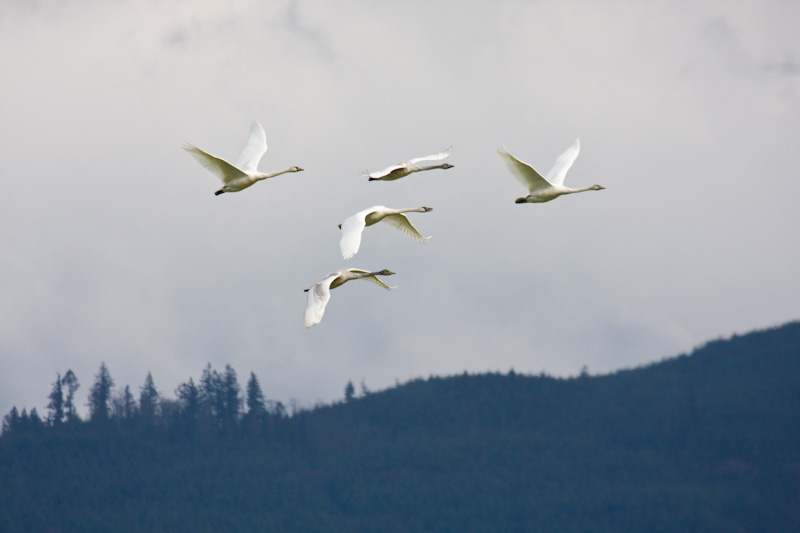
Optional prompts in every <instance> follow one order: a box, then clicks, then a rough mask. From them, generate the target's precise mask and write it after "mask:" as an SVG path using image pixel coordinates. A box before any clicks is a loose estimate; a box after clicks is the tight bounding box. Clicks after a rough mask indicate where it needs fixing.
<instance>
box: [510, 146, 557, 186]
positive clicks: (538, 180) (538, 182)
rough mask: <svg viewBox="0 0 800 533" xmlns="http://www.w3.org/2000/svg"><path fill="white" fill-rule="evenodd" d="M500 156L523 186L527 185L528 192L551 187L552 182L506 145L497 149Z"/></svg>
mask: <svg viewBox="0 0 800 533" xmlns="http://www.w3.org/2000/svg"><path fill="white" fill-rule="evenodd" d="M497 153H498V154H499V155H500V158H501V159H502V160H503V162H504V163H505V164H506V166H507V167H508V170H510V171H511V173H512V174H513V175H514V177H515V178H517V180H519V182H520V183H522V185H523V186H525V187H527V189H528V192H533V191H535V190H537V189H546V188H548V187H550V183H549V182H548V181H547V180H546V179H544V178H543V177H542V175H541V174H539V173H538V172H536V171H535V170H534V169H533V167H532V166H530V165H529V164H527V163H523V162H522V161H520V160H519V159H517V158H516V157H514V156H513V155H511V154H510V153H508V150H506V148H505V146H501V147H500V148H498V149H497Z"/></svg>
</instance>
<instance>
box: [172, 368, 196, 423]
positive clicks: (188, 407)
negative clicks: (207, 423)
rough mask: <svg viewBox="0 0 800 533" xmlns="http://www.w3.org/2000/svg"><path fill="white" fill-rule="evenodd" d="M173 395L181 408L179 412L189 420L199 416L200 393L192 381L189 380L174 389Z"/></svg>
mask: <svg viewBox="0 0 800 533" xmlns="http://www.w3.org/2000/svg"><path fill="white" fill-rule="evenodd" d="M175 395H176V396H177V397H178V402H179V403H180V406H181V411H182V412H183V414H184V416H185V417H186V418H187V419H189V420H195V419H196V418H197V417H198V415H199V414H200V391H199V390H198V389H197V386H195V384H194V380H193V379H192V378H189V381H188V382H187V383H181V384H180V385H178V388H177V389H175Z"/></svg>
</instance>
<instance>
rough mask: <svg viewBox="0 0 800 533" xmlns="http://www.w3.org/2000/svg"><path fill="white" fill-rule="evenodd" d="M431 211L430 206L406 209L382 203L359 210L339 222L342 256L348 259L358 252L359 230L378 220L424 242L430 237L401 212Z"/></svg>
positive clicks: (359, 243)
mask: <svg viewBox="0 0 800 533" xmlns="http://www.w3.org/2000/svg"><path fill="white" fill-rule="evenodd" d="M429 211H433V208H432V207H411V208H408V209H391V208H388V207H384V206H382V205H375V206H372V207H370V208H369V209H364V210H363V211H359V212H358V213H356V214H355V215H353V216H351V217H348V218H346V219H345V221H344V222H342V223H341V224H339V227H340V228H341V229H342V238H341V239H340V240H339V248H340V249H341V251H342V257H344V258H345V259H350V258H351V257H353V256H354V255H356V253H357V252H358V248H359V247H360V246H361V232H362V231H364V228H365V227H367V226H372V225H373V224H377V223H378V222H380V221H384V222H386V223H387V224H390V225H392V226H394V227H395V228H397V229H399V230H400V231H402V232H403V233H405V234H406V235H408V236H409V237H411V238H412V239H414V240H416V241H419V242H425V241H426V240H427V239H430V237H423V236H422V234H421V233H420V232H419V231H418V230H417V228H415V227H414V225H413V224H411V222H410V221H409V220H408V217H406V216H405V215H404V214H403V213H410V212H417V213H427V212H429Z"/></svg>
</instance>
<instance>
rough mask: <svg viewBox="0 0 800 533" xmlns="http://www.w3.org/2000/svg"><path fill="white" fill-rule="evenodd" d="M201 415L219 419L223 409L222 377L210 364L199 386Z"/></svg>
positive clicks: (201, 375)
mask: <svg viewBox="0 0 800 533" xmlns="http://www.w3.org/2000/svg"><path fill="white" fill-rule="evenodd" d="M198 392H199V397H198V399H199V400H200V412H201V415H202V416H204V417H208V418H214V419H219V417H220V416H221V413H222V411H223V410H224V408H223V399H222V376H220V374H219V372H217V371H216V370H214V369H212V368H211V363H208V364H207V365H206V367H205V368H204V369H203V373H202V374H200V385H199V386H198Z"/></svg>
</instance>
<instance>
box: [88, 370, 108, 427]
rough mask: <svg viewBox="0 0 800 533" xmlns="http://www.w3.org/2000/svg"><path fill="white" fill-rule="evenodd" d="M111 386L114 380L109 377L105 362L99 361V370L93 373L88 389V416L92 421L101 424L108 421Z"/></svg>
mask: <svg viewBox="0 0 800 533" xmlns="http://www.w3.org/2000/svg"><path fill="white" fill-rule="evenodd" d="M113 386H114V380H112V379H111V375H110V374H109V373H108V368H106V364H105V363H100V370H99V371H98V372H97V375H95V379H94V384H93V385H92V388H91V389H89V418H90V420H91V421H92V422H95V423H98V424H103V423H105V422H107V421H108V409H109V403H110V400H111V388H112V387H113Z"/></svg>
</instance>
